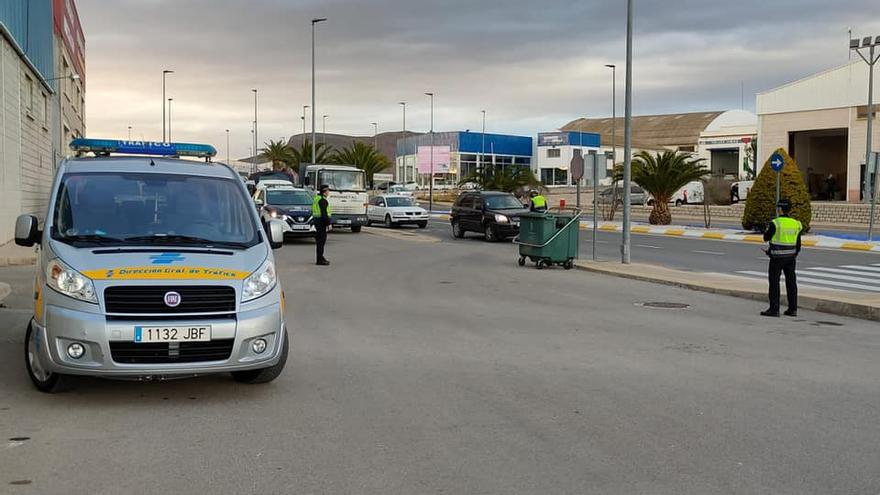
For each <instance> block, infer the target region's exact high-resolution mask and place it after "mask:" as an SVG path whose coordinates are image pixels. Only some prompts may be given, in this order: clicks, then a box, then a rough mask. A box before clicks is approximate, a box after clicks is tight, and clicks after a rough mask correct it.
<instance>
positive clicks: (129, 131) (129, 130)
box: [128, 126, 131, 141]
mask: <svg viewBox="0 0 880 495" xmlns="http://www.w3.org/2000/svg"><path fill="white" fill-rule="evenodd" d="M128 140H129V141H131V126H128Z"/></svg>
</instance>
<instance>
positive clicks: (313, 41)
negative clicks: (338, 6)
mask: <svg viewBox="0 0 880 495" xmlns="http://www.w3.org/2000/svg"><path fill="white" fill-rule="evenodd" d="M326 20H327V18H326V17H319V18H316V19H312V163H315V154H316V153H317V151H316V144H317V143H315V26H316V25H317V24H318V23H319V22H324V21H326Z"/></svg>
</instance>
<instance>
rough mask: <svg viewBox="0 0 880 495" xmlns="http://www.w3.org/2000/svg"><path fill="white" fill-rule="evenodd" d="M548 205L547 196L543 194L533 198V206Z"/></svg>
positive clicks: (543, 206) (541, 206)
mask: <svg viewBox="0 0 880 495" xmlns="http://www.w3.org/2000/svg"><path fill="white" fill-rule="evenodd" d="M546 207H547V198H545V197H544V196H541V195H540V194H539V195H537V196H535V197H534V198H532V208H534V209H536V210H537V209H538V208H546Z"/></svg>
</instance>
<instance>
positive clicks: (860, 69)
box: [757, 56, 880, 202]
mask: <svg viewBox="0 0 880 495" xmlns="http://www.w3.org/2000/svg"><path fill="white" fill-rule="evenodd" d="M878 79H880V78H877V77H875V80H874V95H875V100H876V99H877V98H878V97H880V82H878ZM867 101H868V66H867V64H865V63H864V62H863V61H862V60H860V59H858V57H856V56H853V60H852V62H850V63H847V64H846V65H842V66H840V67H836V68H833V69H829V70H826V71H823V72H820V73H818V74H814V75H812V76H809V77H807V78H804V79H801V80H799V81H794V82H791V83H789V84H786V85H784V86H780V87H778V88H775V89H771V90H769V91H765V92H763V93H759V94H758V100H757V110H758V146H759V152H758V156H759V159H760V160H759V162H760V164H763V162H764V161H766V159H767V157H769V156H770V155H771V154H772V153H773V151H774V150H776V149H778V148H783V149H785V150H786V151H788V153H789V154H790V155H791V156H792V157H794V159H795V160H797V162H798V166H799V167H800V169H801V174H802V175H803V177H804V181H805V182H806V184H807V188H808V190H809V191H810V194H811V196H812V198H813V199H819V200H837V201H849V202H859V201H861V200H862V199H863V192H864V184H865V151H866V150H865V143H866V139H867V115H868V112H867ZM876 119H877V112H876V110H875V116H874V121H875V125H874V130H873V138H872V139H873V146H872V147H873V151H877V150H878V147H880V126H878V125H877V120H876Z"/></svg>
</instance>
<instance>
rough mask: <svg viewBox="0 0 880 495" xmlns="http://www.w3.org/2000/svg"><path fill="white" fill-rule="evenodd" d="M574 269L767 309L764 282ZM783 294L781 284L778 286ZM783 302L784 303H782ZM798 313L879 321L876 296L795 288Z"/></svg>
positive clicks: (646, 268) (603, 266)
mask: <svg viewBox="0 0 880 495" xmlns="http://www.w3.org/2000/svg"><path fill="white" fill-rule="evenodd" d="M575 267H576V268H578V269H580V270H585V271H589V272H594V273H601V274H605V275H611V276H615V277H621V278H628V279H633V280H641V281H645V282H653V283H659V284H664V285H671V286H675V287H681V288H685V289H691V290H698V291H702V292H710V293H713V294H723V295H728V296H733V297H740V298H744V299H752V300H755V301H760V302H761V304H756V305H755V312H756V313H757V312H759V311H762V310H763V309H765V307H766V306H767V282H766V281H764V280H760V279H751V278H745V277H738V276H735V275H726V274H722V273H710V272H688V271H683V270H674V269H671V268H666V267H661V266H656V265H650V264H646V263H631V264H628V265H624V264H621V263H618V262H609V261H576V262H575ZM782 291H783V292H785V284H782ZM783 302H784V301H783ZM798 306H799V309H807V310H814V311H820V312H823V313H831V314H836V315H841V316H849V317H853V318H861V319H864V320H874V321H880V295H877V294H872V293H861V292H845V291H837V290H830V289H829V290H825V289H817V288H812V287H799V290H798Z"/></svg>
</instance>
